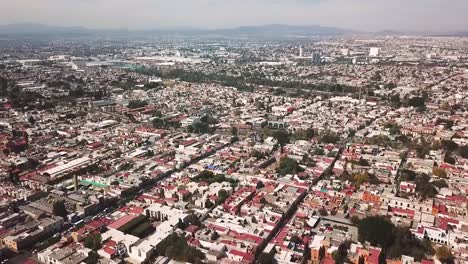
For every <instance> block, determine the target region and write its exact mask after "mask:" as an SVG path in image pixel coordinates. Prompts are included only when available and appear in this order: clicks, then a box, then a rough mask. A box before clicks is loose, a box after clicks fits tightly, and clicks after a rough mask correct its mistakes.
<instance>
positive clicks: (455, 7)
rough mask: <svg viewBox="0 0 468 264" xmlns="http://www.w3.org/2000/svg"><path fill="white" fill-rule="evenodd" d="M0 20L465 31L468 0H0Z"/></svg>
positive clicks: (143, 26)
mask: <svg viewBox="0 0 468 264" xmlns="http://www.w3.org/2000/svg"><path fill="white" fill-rule="evenodd" d="M0 9H1V10H2V12H1V16H0V24H10V23H21V22H35V23H43V24H48V25H64V26H86V27H89V28H128V29H151V28H167V27H181V26H184V27H195V28H226V27H236V26H242V25H262V24H293V25H323V26H338V27H342V28H349V29H357V30H371V31H376V30H387V29H395V30H436V31H438V30H468V0H0Z"/></svg>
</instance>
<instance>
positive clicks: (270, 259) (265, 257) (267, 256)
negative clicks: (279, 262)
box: [258, 250, 276, 264]
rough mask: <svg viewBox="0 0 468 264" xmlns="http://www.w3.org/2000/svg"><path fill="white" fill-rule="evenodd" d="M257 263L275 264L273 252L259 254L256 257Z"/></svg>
mask: <svg viewBox="0 0 468 264" xmlns="http://www.w3.org/2000/svg"><path fill="white" fill-rule="evenodd" d="M258 263H260V264H272V263H276V262H275V252H274V250H273V252H270V253H265V252H262V253H261V254H260V256H258Z"/></svg>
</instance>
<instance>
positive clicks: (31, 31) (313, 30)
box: [0, 23, 354, 37]
mask: <svg viewBox="0 0 468 264" xmlns="http://www.w3.org/2000/svg"><path fill="white" fill-rule="evenodd" d="M353 32H354V31H351V30H345V29H340V28H335V27H322V26H291V25H279V24H277V25H264V26H243V27H236V28H229V29H215V30H203V29H195V28H189V27H177V28H166V29H154V30H93V29H87V28H84V27H60V26H48V25H43V24H35V23H21V24H10V25H4V26H1V25H0V34H8V35H62V34H104V35H106V34H121V35H127V34H128V35H140V34H150V35H190V36H194V35H200V36H213V35H215V36H224V37H311V36H328V35H343V34H348V33H353Z"/></svg>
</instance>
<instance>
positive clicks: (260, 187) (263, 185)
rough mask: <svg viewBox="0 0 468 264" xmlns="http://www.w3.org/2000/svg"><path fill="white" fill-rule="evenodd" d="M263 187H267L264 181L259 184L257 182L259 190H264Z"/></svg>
mask: <svg viewBox="0 0 468 264" xmlns="http://www.w3.org/2000/svg"><path fill="white" fill-rule="evenodd" d="M263 187H265V184H263V182H262V181H258V182H257V187H256V188H257V190H259V189H262V188H263Z"/></svg>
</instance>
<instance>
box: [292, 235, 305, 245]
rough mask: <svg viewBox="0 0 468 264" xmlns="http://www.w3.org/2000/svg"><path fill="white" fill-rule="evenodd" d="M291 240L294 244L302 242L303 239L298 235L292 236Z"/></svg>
mask: <svg viewBox="0 0 468 264" xmlns="http://www.w3.org/2000/svg"><path fill="white" fill-rule="evenodd" d="M290 241H291V243H294V244H301V243H302V239H301V238H300V237H299V236H297V235H294V236H292V237H291V239H290Z"/></svg>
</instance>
